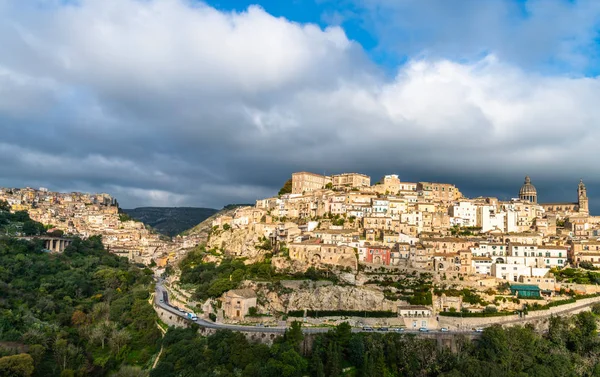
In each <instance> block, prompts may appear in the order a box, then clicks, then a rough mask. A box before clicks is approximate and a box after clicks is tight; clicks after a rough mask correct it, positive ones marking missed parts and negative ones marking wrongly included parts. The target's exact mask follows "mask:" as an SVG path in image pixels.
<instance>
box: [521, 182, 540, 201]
mask: <svg viewBox="0 0 600 377" xmlns="http://www.w3.org/2000/svg"><path fill="white" fill-rule="evenodd" d="M519 198H520V199H522V200H529V201H530V202H533V203H535V202H537V190H536V189H535V186H534V185H532V184H531V178H529V176H527V177H525V183H524V184H523V186H521V190H520V191H519Z"/></svg>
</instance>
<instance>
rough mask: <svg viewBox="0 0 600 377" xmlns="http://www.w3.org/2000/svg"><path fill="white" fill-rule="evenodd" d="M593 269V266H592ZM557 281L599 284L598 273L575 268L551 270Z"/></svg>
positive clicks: (599, 277)
mask: <svg viewBox="0 0 600 377" xmlns="http://www.w3.org/2000/svg"><path fill="white" fill-rule="evenodd" d="M592 267H593V266H592ZM552 273H553V274H554V276H556V280H557V281H561V282H565V283H576V284H600V272H595V271H584V270H580V269H575V268H564V269H562V270H559V269H556V268H555V269H552Z"/></svg>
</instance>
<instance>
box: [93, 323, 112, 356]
mask: <svg viewBox="0 0 600 377" xmlns="http://www.w3.org/2000/svg"><path fill="white" fill-rule="evenodd" d="M114 330H115V324H114V323H112V322H110V321H102V322H100V323H99V324H98V325H96V327H94V328H93V329H92V332H91V333H90V341H92V343H100V344H101V345H102V349H104V344H105V343H106V340H108V338H109V337H110V336H111V334H112V333H113V331H114Z"/></svg>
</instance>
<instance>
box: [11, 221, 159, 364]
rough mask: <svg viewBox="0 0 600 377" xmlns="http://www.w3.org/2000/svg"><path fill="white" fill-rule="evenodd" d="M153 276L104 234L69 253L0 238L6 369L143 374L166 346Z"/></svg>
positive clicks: (74, 246)
mask: <svg viewBox="0 0 600 377" xmlns="http://www.w3.org/2000/svg"><path fill="white" fill-rule="evenodd" d="M0 214H2V215H6V213H2V212H1V211H0ZM16 215H17V216H20V215H18V214H16ZM152 282H153V280H152V271H150V270H149V269H141V268H138V267H136V266H134V265H132V264H130V263H129V262H128V261H127V260H126V259H125V258H121V257H118V256H115V255H114V254H110V253H108V252H107V251H105V250H104V247H103V245H102V242H101V240H100V238H98V237H91V238H89V239H88V240H79V239H76V240H74V242H73V244H72V245H71V246H69V247H68V248H67V249H66V250H65V252H64V253H61V254H57V253H47V252H44V251H42V245H41V244H39V243H37V242H29V241H23V240H17V239H14V238H0V356H2V357H1V358H0V375H2V376H29V375H33V376H59V375H60V376H74V375H78V376H83V375H93V376H103V375H108V374H109V373H111V372H114V371H119V369H121V368H124V369H123V371H122V373H125V371H128V372H131V373H137V374H136V375H143V371H141V369H142V368H147V367H148V366H149V365H150V363H151V362H152V358H153V356H155V355H156V353H157V352H158V350H159V346H160V332H159V330H158V328H157V327H156V320H157V316H156V313H155V312H154V309H153V308H152V306H151V305H150V304H149V303H148V300H149V290H150V289H151V287H152V285H153V284H152ZM136 368H137V369H136Z"/></svg>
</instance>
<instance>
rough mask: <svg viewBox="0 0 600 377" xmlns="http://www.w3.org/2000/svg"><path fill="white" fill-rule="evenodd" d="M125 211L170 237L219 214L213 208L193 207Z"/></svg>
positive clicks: (146, 208) (141, 208)
mask: <svg viewBox="0 0 600 377" xmlns="http://www.w3.org/2000/svg"><path fill="white" fill-rule="evenodd" d="M123 211H124V212H125V213H127V215H129V216H130V217H132V218H134V219H136V220H139V221H141V222H143V223H144V224H148V225H150V226H151V227H152V228H154V229H156V231H157V232H160V233H162V234H166V235H168V236H175V235H177V234H179V233H181V232H183V231H184V230H187V229H190V228H191V227H193V226H195V225H197V224H198V223H201V222H202V221H204V220H206V219H207V218H209V217H210V216H212V215H214V214H215V213H217V212H218V210H216V209H213V208H193V207H140V208H135V209H123Z"/></svg>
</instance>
